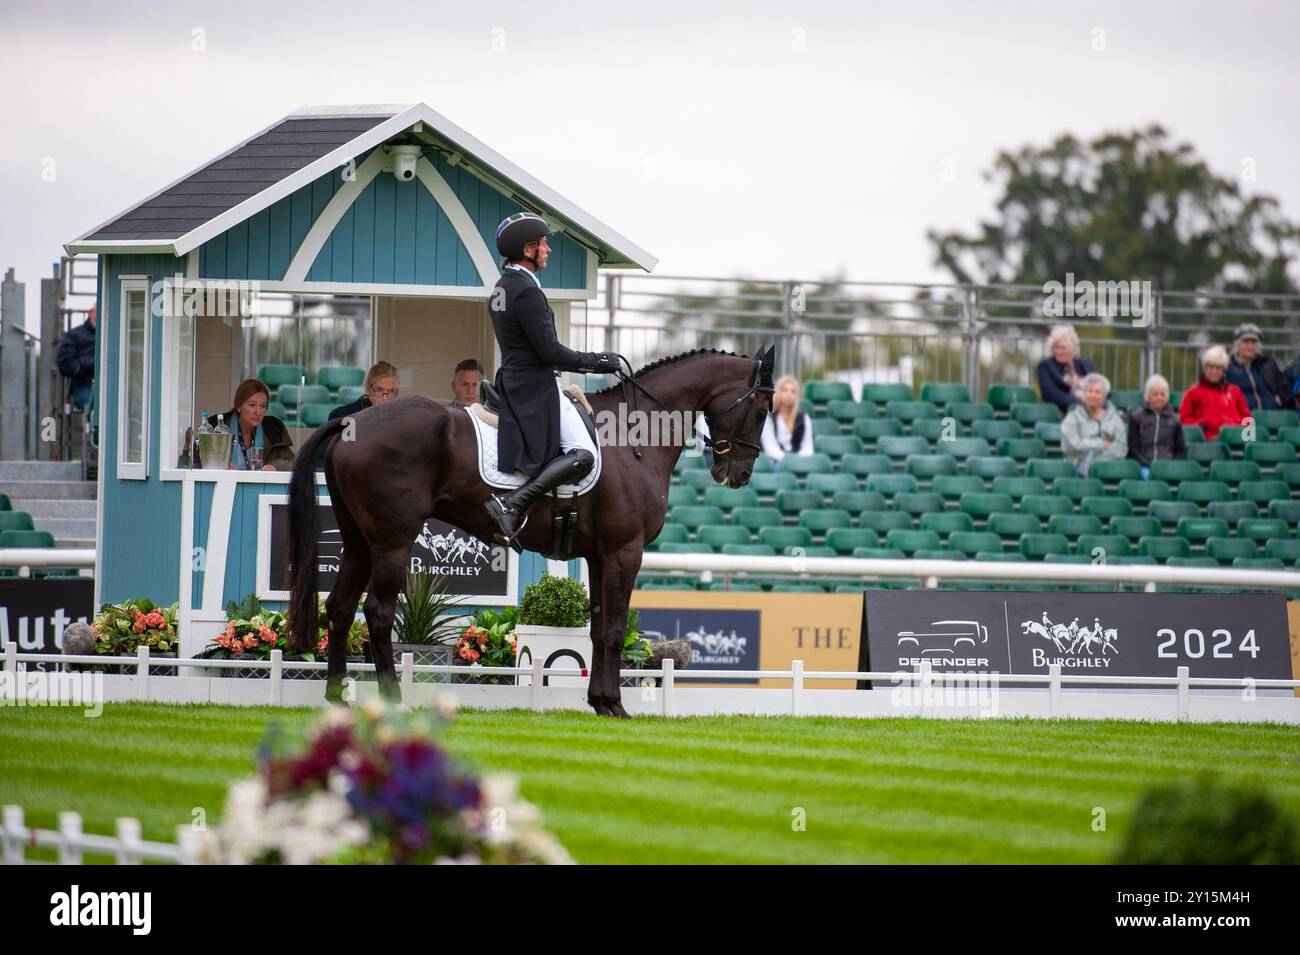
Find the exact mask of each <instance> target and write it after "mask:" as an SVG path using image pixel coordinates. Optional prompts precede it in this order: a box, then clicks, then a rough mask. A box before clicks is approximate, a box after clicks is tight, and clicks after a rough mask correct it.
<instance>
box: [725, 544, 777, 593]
mask: <svg viewBox="0 0 1300 955" xmlns="http://www.w3.org/2000/svg"><path fill="white" fill-rule="evenodd" d="M720 553H723V554H736V555H738V556H742V557H775V556H776V548H775V547H773V546H772V545H771V544H723V545H722V547H721V548H720ZM732 589H733V590H734V589H736V585H735V584H734V583H733V584H732Z"/></svg>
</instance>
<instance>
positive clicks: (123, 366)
mask: <svg viewBox="0 0 1300 955" xmlns="http://www.w3.org/2000/svg"><path fill="white" fill-rule="evenodd" d="M118 319H119V326H118V327H119V334H118V353H119V362H118V382H117V384H118V395H117V414H118V418H117V476H118V477H119V478H135V479H139V480H143V479H144V478H145V477H147V475H148V470H147V461H148V427H147V422H148V407H149V405H148V395H149V345H150V342H149V339H150V336H149V286H148V279H145V278H130V279H122V305H121V311H120V313H119V316H118Z"/></svg>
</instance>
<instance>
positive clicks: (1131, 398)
mask: <svg viewBox="0 0 1300 955" xmlns="http://www.w3.org/2000/svg"><path fill="white" fill-rule="evenodd" d="M1110 403H1111V404H1113V405H1114V406H1115V407H1116V408H1118V409H1119V410H1120V411H1132V410H1133V409H1134V408H1141V407H1142V392H1140V391H1130V390H1122V391H1121V390H1120V389H1116V390H1114V391H1112V392H1111V393H1110Z"/></svg>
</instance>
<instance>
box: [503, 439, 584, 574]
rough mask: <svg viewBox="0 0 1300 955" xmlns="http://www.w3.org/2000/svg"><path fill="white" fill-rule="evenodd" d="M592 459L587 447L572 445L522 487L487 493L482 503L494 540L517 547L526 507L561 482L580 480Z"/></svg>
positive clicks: (526, 518) (526, 516) (567, 482)
mask: <svg viewBox="0 0 1300 955" xmlns="http://www.w3.org/2000/svg"><path fill="white" fill-rule="evenodd" d="M595 463H596V459H595V458H594V457H592V456H591V452H590V451H587V450H585V449H583V448H575V449H574V450H572V451H569V452H568V453H566V454H561V455H560V456H559V457H558V458H554V459H553V460H551V461H548V462H547V463H546V466H545V467H543V468H542V470H541V471H540V472H538V474H537V477H535V478H531V479H530V480H529V481H528V482H527V483H525V484H524V485H523V486H522V487H517V488H515V489H514V490H513V491H511V492H510V493H509V494H493V495H492V496H491V497H489V498H488V499H487V501H486V502H485V503H484V505H483V506H484V507H485V508H486V509H487V512H488V516H489V517H491V518H492V521H493V522H494V523H495V524H496V526H497V531H498V533H497V534H496V535H495V536H496V539H497V542H498V543H501V544H507V545H509V546H510V547H513V548H514V549H515V550H520V547H519V545H518V544H517V543H516V542H515V538H516V537H518V536H519V532H520V531H522V530H523V529H524V524H526V523H527V521H528V509H529V508H530V507H532V506H533V503H534V502H535V501H536V500H537V499H538V498H539V497H541V496H542V495H543V494H548V493H550V492H551V491H553V490H555V489H556V488H557V487H559V486H560V485H561V484H572V483H574V482H575V481H578V480H581V479H582V477H584V476H585V475H586V473H587V472H588V471H590V470H591V468H592V466H593V465H594V464H595Z"/></svg>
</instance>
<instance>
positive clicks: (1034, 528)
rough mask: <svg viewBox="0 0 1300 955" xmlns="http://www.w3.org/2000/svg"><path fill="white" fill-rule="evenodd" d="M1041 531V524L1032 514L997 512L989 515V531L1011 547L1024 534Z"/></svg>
mask: <svg viewBox="0 0 1300 955" xmlns="http://www.w3.org/2000/svg"><path fill="white" fill-rule="evenodd" d="M1042 529H1043V525H1042V522H1041V521H1040V520H1039V519H1038V518H1037V517H1035V516H1034V515H1033V514H1023V513H1021V514H1015V513H1010V512H1007V511H999V512H998V513H997V514H990V515H989V530H990V531H991V532H993V533H994V534H997V535H998V537H1000V538H1002V540H1003V541H1005V542H1007V543H1011V544H1013V545H1014V544H1015V542H1016V541H1017V540H1019V539H1020V538H1021V537H1023V536H1024V535H1025V534H1038V533H1041V532H1042Z"/></svg>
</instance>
